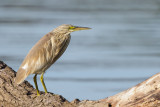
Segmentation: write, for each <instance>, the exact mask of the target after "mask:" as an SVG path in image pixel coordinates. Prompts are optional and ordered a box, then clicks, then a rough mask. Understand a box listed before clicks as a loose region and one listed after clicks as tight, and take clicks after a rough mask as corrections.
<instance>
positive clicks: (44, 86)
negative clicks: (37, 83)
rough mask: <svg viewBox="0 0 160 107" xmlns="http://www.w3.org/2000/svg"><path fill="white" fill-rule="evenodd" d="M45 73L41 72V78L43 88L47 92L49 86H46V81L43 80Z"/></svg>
mask: <svg viewBox="0 0 160 107" xmlns="http://www.w3.org/2000/svg"><path fill="white" fill-rule="evenodd" d="M43 74H44V72H43V73H42V74H41V78H40V80H41V83H42V85H43V88H44V91H45V93H47V88H46V85H45V83H44V81H43Z"/></svg>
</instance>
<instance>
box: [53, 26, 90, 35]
mask: <svg viewBox="0 0 160 107" xmlns="http://www.w3.org/2000/svg"><path fill="white" fill-rule="evenodd" d="M88 29H91V28H88V27H80V26H73V25H70V24H63V25H61V26H59V27H57V28H56V29H54V31H55V32H58V33H64V34H66V33H71V32H74V31H79V30H88Z"/></svg>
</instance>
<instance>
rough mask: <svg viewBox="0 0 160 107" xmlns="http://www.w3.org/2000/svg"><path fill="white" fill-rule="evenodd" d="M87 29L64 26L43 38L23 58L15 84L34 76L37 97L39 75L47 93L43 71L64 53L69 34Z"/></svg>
mask: <svg viewBox="0 0 160 107" xmlns="http://www.w3.org/2000/svg"><path fill="white" fill-rule="evenodd" d="M87 29H90V28H88V27H79V26H73V25H69V24H64V25H61V26H59V27H57V28H56V29H54V30H52V31H51V32H49V33H48V34H46V35H45V36H43V37H42V38H41V39H40V40H39V41H38V42H37V43H36V44H35V45H34V46H33V47H32V49H31V50H30V51H29V53H28V55H27V56H26V57H25V59H24V61H23V62H22V64H21V66H20V67H19V70H18V71H17V75H16V78H15V82H16V83H17V84H21V83H22V82H23V81H24V80H25V79H26V78H27V76H29V75H30V74H35V76H34V77H33V80H34V84H35V87H36V90H37V95H38V96H39V95H40V93H39V89H38V85H37V75H38V74H41V77H40V80H41V83H42V85H43V88H44V91H45V93H47V88H46V86H45V83H44V80H43V75H44V73H45V71H46V70H47V69H48V68H49V67H50V66H51V65H52V64H53V63H54V62H55V61H56V60H57V59H58V58H59V57H60V56H61V55H62V54H63V53H64V51H65V50H66V48H67V47H68V44H69V42H70V38H71V36H70V33H71V32H74V31H79V30H87Z"/></svg>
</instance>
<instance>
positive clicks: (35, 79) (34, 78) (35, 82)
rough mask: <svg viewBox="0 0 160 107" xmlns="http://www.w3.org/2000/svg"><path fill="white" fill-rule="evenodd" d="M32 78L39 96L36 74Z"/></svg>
mask: <svg viewBox="0 0 160 107" xmlns="http://www.w3.org/2000/svg"><path fill="white" fill-rule="evenodd" d="M33 80H34V84H35V87H36V90H37V96H40V94H39V89H38V85H37V74H35V76H34V77H33Z"/></svg>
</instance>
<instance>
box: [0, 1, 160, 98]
mask: <svg viewBox="0 0 160 107" xmlns="http://www.w3.org/2000/svg"><path fill="white" fill-rule="evenodd" d="M61 24H73V25H79V26H85V27H91V28H92V30H87V31H79V32H74V33H72V34H71V35H72V39H71V43H70V45H69V47H68V48H67V50H66V52H65V53H64V54H63V56H62V57H61V58H60V59H59V60H58V61H57V62H56V63H55V64H54V65H53V66H52V67H51V68H49V69H48V70H47V72H46V74H45V83H46V86H47V88H48V91H50V92H53V93H56V94H60V95H63V96H64V97H65V98H67V99H68V100H69V101H71V100H73V99H75V98H79V99H81V100H82V99H83V100H84V99H89V100H97V99H102V98H105V97H108V96H111V95H114V94H117V93H119V92H121V91H123V90H126V89H128V88H130V87H132V86H134V85H136V84H138V83H140V82H142V81H144V80H145V79H147V78H148V77H150V76H152V75H154V74H156V73H158V72H159V71H160V42H159V41H160V29H159V28H160V1H159V0H112V1H111V0H98V1H97V0H76V1H75V0H63V1H61V2H60V1H59V0H45V1H43V0H35V1H32V0H27V1H18V0H17V1H14V2H13V1H10V0H5V1H1V3H0V48H1V50H0V60H3V61H4V62H5V63H7V64H8V65H9V66H11V67H12V68H13V69H14V70H18V67H19V66H20V64H21V62H22V61H23V59H24V57H25V56H26V54H27V53H28V51H29V50H30V49H31V47H32V46H33V45H34V44H35V43H36V42H37V41H38V40H39V39H40V38H41V37H42V36H43V35H45V34H46V33H47V32H49V31H51V30H52V29H54V28H55V27H57V26H59V25H61ZM32 78H33V75H31V76H29V77H28V78H27V80H28V81H29V82H30V83H31V84H33V80H32ZM38 84H39V88H40V90H43V87H42V85H41V83H40V81H39V79H38Z"/></svg>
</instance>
